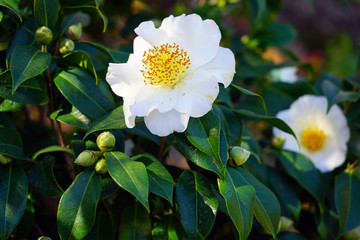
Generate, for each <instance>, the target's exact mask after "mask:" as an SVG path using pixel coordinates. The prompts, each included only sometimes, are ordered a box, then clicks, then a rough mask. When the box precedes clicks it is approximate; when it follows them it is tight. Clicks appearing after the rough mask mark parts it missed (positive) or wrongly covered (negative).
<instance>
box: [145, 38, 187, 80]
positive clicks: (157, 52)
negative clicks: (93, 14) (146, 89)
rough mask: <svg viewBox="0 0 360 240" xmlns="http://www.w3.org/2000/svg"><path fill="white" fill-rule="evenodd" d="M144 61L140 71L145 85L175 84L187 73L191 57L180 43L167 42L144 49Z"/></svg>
mask: <svg viewBox="0 0 360 240" xmlns="http://www.w3.org/2000/svg"><path fill="white" fill-rule="evenodd" d="M142 63H143V65H142V67H143V69H142V70H140V71H141V73H142V75H143V76H144V83H145V85H147V84H151V85H153V86H160V87H162V86H174V85H175V84H177V83H178V82H179V81H180V80H181V79H182V77H183V76H184V75H185V72H186V70H187V69H188V68H189V66H190V58H189V56H188V55H187V52H186V51H184V50H183V49H180V48H179V45H177V44H175V43H174V44H173V45H170V44H168V43H166V44H162V45H160V46H158V47H156V46H154V47H153V48H152V49H149V50H148V51H144V55H143V60H142Z"/></svg>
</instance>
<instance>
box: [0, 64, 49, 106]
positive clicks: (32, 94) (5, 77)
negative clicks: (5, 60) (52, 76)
mask: <svg viewBox="0 0 360 240" xmlns="http://www.w3.org/2000/svg"><path fill="white" fill-rule="evenodd" d="M39 80H43V79H42V78H40V77H39V78H31V79H29V80H26V81H25V82H23V83H22V84H21V85H20V86H19V87H18V89H17V90H16V91H15V92H14V93H12V91H11V89H12V77H11V72H10V70H6V71H4V72H2V73H1V74H0V97H3V98H6V99H8V100H11V101H15V102H19V103H31V104H39V105H42V104H46V103H48V102H49V98H48V95H47V91H46V90H44V89H42V88H41V86H40V84H39Z"/></svg>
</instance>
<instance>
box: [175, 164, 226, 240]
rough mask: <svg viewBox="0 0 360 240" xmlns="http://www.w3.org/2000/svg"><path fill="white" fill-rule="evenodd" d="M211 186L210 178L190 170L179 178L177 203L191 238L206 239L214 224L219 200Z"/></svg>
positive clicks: (183, 223)
mask: <svg viewBox="0 0 360 240" xmlns="http://www.w3.org/2000/svg"><path fill="white" fill-rule="evenodd" d="M211 188H212V187H211V185H210V184H209V180H208V179H206V178H205V177H204V176H202V175H201V174H199V173H196V172H193V171H190V170H186V171H184V172H183V174H181V176H180V178H179V180H178V183H177V186H176V193H175V194H176V203H177V205H178V211H179V215H180V221H181V224H182V226H183V227H184V230H185V232H186V233H187V235H188V236H189V238H190V239H205V238H206V237H207V236H208V235H209V233H210V232H211V229H212V227H213V225H214V222H215V217H216V212H217V207H218V204H219V202H218V199H217V198H216V196H215V195H214V194H213V193H212V191H211Z"/></svg>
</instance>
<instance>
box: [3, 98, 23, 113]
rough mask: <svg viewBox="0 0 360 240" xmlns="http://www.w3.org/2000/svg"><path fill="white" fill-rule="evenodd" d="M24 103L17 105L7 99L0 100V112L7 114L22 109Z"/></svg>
mask: <svg viewBox="0 0 360 240" xmlns="http://www.w3.org/2000/svg"><path fill="white" fill-rule="evenodd" d="M24 105H25V103H18V102H14V101H11V100H9V99H4V98H0V112H8V111H13V110H17V109H19V108H21V107H23V106H24Z"/></svg>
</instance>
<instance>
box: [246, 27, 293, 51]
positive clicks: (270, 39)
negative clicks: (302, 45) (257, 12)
mask: <svg viewBox="0 0 360 240" xmlns="http://www.w3.org/2000/svg"><path fill="white" fill-rule="evenodd" d="M251 37H252V38H255V39H258V40H259V41H260V45H261V46H282V45H285V44H287V43H289V42H291V41H292V40H294V39H295V38H296V30H295V29H294V28H293V27H292V26H291V25H290V24H287V23H281V22H277V23H270V24H267V25H265V26H263V27H261V28H259V29H258V30H257V31H256V32H255V33H254V34H253V35H252V36H251Z"/></svg>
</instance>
